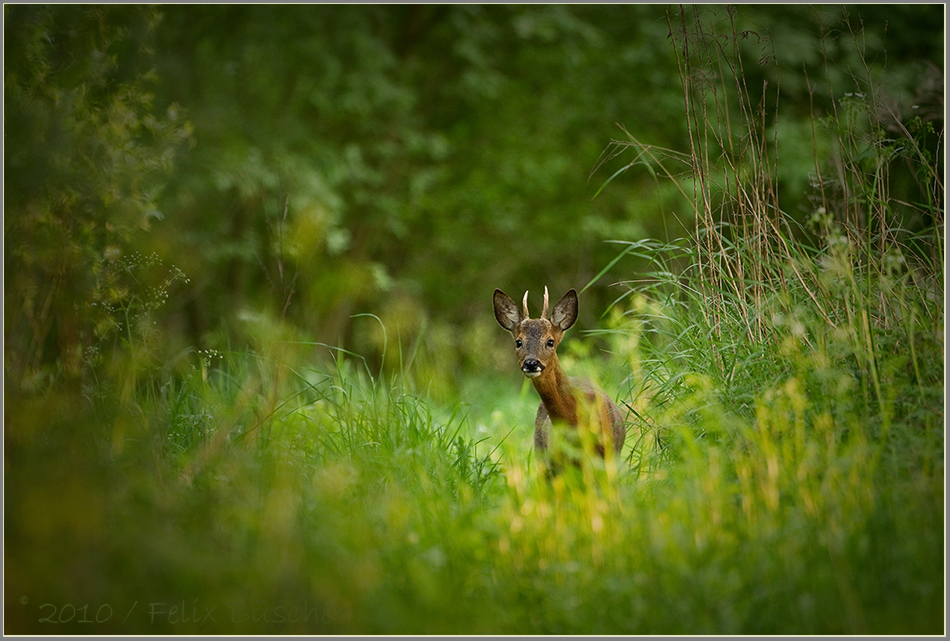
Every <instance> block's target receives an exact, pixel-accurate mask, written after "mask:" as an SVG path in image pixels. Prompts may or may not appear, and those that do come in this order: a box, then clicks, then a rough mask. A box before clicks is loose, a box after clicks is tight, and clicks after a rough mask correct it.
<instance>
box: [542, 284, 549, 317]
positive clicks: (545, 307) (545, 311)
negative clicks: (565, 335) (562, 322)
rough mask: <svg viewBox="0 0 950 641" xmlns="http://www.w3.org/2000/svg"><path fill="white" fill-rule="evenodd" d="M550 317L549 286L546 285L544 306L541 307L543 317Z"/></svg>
mask: <svg viewBox="0 0 950 641" xmlns="http://www.w3.org/2000/svg"><path fill="white" fill-rule="evenodd" d="M547 317H548V286H547V285H545V286H544V307H542V308H541V318H547Z"/></svg>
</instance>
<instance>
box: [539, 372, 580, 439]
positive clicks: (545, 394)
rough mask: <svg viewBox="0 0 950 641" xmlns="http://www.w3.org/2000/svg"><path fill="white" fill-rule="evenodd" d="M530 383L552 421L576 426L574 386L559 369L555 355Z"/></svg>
mask: <svg viewBox="0 0 950 641" xmlns="http://www.w3.org/2000/svg"><path fill="white" fill-rule="evenodd" d="M532 382H533V383H534V389H535V390H537V392H538V396H540V397H541V403H543V404H544V409H545V410H547V412H548V416H550V417H551V420H552V421H563V422H565V423H567V424H569V425H577V397H576V396H575V393H574V385H573V384H572V383H571V380H570V379H569V378H568V377H567V374H566V373H565V372H564V369H563V368H562V367H561V363H560V361H558V358H557V355H555V356H554V359H553V360H552V361H551V363H550V364H549V365H548V366H547V367H546V368H545V370H544V372H543V373H542V374H541V375H540V376H538V377H537V378H535V379H532Z"/></svg>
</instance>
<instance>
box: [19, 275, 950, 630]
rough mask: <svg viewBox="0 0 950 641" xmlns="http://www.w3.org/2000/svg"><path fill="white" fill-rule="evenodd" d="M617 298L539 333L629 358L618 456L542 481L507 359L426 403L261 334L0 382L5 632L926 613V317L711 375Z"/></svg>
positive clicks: (678, 626) (672, 626)
mask: <svg viewBox="0 0 950 641" xmlns="http://www.w3.org/2000/svg"><path fill="white" fill-rule="evenodd" d="M658 292H659V290H657V291H655V292H654V293H655V294H656V293H658ZM905 300H909V298H908V299H905ZM919 300H925V298H921V299H919ZM628 302H629V305H628V308H627V313H626V314H619V313H617V314H615V315H614V317H613V321H612V322H613V326H614V328H615V329H614V330H613V332H611V333H608V334H607V335H606V336H605V337H602V339H605V340H606V341H607V343H606V344H607V345H609V347H610V351H611V353H612V357H611V358H612V361H611V362H609V363H607V366H605V365H604V364H601V365H600V366H592V365H591V363H592V362H596V361H594V360H592V359H591V355H590V354H589V353H588V352H587V351H585V350H586V349H587V347H589V345H590V343H588V342H587V341H584V340H581V338H580V337H575V338H573V339H572V341H573V343H574V344H575V346H574V348H573V351H572V352H570V353H568V354H566V355H565V359H566V360H567V361H568V364H569V366H570V367H571V368H572V369H573V370H574V371H577V370H583V369H584V368H585V366H586V367H588V369H589V370H590V371H589V373H592V374H594V375H595V376H596V375H597V372H598V368H600V373H601V375H602V378H604V377H606V378H607V379H608V380H607V382H611V381H610V376H608V375H607V374H608V373H610V372H612V373H613V374H614V376H616V375H617V372H618V371H624V369H626V370H627V371H628V372H629V373H631V376H630V377H629V378H627V379H626V383H625V385H626V388H624V389H623V392H622V394H621V397H622V398H623V399H624V400H625V401H626V404H627V406H628V407H630V408H631V409H632V410H634V411H633V412H632V414H631V432H630V436H629V438H628V446H627V449H626V450H625V452H624V459H623V461H620V462H618V464H617V465H616V466H613V465H608V466H606V468H604V467H603V466H601V469H596V467H594V468H585V469H584V470H582V471H579V472H577V473H571V474H566V475H564V476H562V477H559V478H558V479H556V480H555V481H554V482H553V483H548V482H545V481H544V480H543V479H542V478H541V477H539V476H538V475H537V474H536V473H535V470H534V467H533V465H532V464H531V462H530V451H529V449H528V447H527V443H528V442H529V440H530V438H529V435H530V424H531V419H532V414H533V411H534V407H535V400H534V398H533V396H530V395H527V396H519V395H518V392H517V389H515V388H513V389H512V392H511V393H507V394H506V393H503V392H501V391H500V390H502V389H503V388H502V387H501V385H502V384H504V386H505V389H507V388H508V387H509V386H515V385H517V383H514V382H513V381H503V382H502V383H498V382H493V381H490V380H484V381H478V382H475V384H473V385H472V386H471V390H472V391H471V392H470V395H469V397H468V401H469V403H468V404H467V405H463V406H461V407H462V409H459V408H449V407H442V406H439V405H436V404H434V403H431V402H428V401H426V400H424V399H423V398H421V397H419V396H417V395H415V394H413V393H410V392H409V391H408V390H407V389H405V388H403V387H402V386H400V384H399V383H398V382H389V383H387V382H384V381H383V380H381V379H380V378H378V377H373V376H371V375H370V374H369V373H367V372H366V370H365V368H363V367H361V366H360V361H358V360H354V359H342V358H341V359H340V360H339V361H338V363H337V365H336V366H335V367H331V368H327V369H326V371H322V370H321V371H317V370H313V369H307V368H305V367H302V366H300V364H299V363H297V364H295V367H294V368H291V367H290V362H289V358H288V357H287V355H288V354H289V353H291V351H290V349H289V348H288V346H287V345H285V344H282V343H279V342H275V343H274V344H273V345H271V346H270V348H269V349H270V350H271V351H270V353H268V354H267V355H266V357H265V356H262V355H260V354H258V355H252V354H248V353H234V354H225V355H221V356H217V357H214V358H212V357H209V355H200V356H201V357H200V358H199V355H195V354H192V355H190V356H188V357H187V358H186V359H185V360H188V359H191V360H190V364H186V365H184V366H179V367H178V368H177V369H175V370H172V369H169V368H168V367H165V368H155V367H151V368H149V367H145V366H143V365H141V364H136V363H128V364H127V365H126V369H124V370H122V372H121V373H122V376H117V377H116V378H115V379H114V380H122V381H129V380H131V381H133V382H134V385H133V386H132V387H131V388H129V387H128V386H125V387H123V386H120V387H118V388H117V389H116V390H113V392H112V393H108V394H107V393H105V387H106V385H105V384H104V383H102V382H101V381H100V382H99V383H98V387H96V388H94V389H96V390H98V391H99V392H101V395H100V396H99V397H96V396H95V395H93V396H91V397H90V396H89V394H88V392H89V390H88V389H87V390H86V392H87V393H86V394H85V395H83V394H81V393H79V391H78V390H77V392H76V393H73V394H69V393H62V392H61V393H58V394H51V395H49V396H47V397H45V398H36V399H9V398H8V408H7V410H6V417H5V423H6V435H5V445H6V451H5V467H6V488H5V493H6V494H5V499H6V503H5V505H6V507H5V515H4V516H5V528H6V532H5V534H6V544H5V561H6V573H5V588H6V590H5V593H6V597H5V599H6V600H5V604H4V607H5V621H6V623H5V627H6V629H5V632H7V633H34V634H67V633H97V634H108V633H120V634H162V633H175V634H179V633H182V634H183V633H192V634H210V633H214V634H240V633H246V634H259V633H299V634H310V633H353V634H375V633H389V634H400V633H402V634H420V633H485V634H488V633H508V634H517V633H564V634H568V633H575V634H579V633H616V634H676V633H678V634H701V633H708V634H730V633H736V634H759V633H761V634H768V633H772V634H781V633H784V634H809V633H816V634H817V633H821V634H835V633H840V634H850V633H881V634H884V633H895V634H914V633H926V634H939V633H941V632H942V630H943V622H944V602H945V601H944V592H943V566H944V563H943V562H944V542H943V523H944V491H943V482H944V469H943V431H942V430H943V427H942V426H943V407H942V403H943V400H942V385H941V377H942V356H940V355H938V354H937V353H935V352H934V351H933V350H934V349H936V348H938V347H941V348H942V334H941V335H939V336H938V335H937V334H935V333H934V331H933V330H935V329H936V325H931V326H930V327H929V330H928V331H930V334H929V335H928V337H926V338H924V337H922V336H918V337H917V343H916V350H917V357H916V358H917V366H916V370H915V368H914V366H913V365H910V359H909V358H908V359H906V360H905V361H902V362H903V367H897V366H896V365H895V364H894V363H890V361H889V360H888V358H887V354H886V353H884V352H873V353H871V356H872V357H875V358H876V362H877V363H878V364H879V366H880V369H882V370H887V373H886V374H884V373H883V372H882V373H881V374H880V376H879V377H878V379H876V380H875V381H872V380H871V378H873V377H870V375H869V374H868V375H867V376H865V374H867V373H868V372H870V366H869V363H868V362H867V361H864V367H863V368H862V367H861V362H862V361H861V360H860V358H857V357H854V358H849V357H848V356H847V351H848V349H846V348H847V346H849V345H853V341H852V339H851V338H850V337H848V336H838V337H837V338H835V337H834V336H835V334H834V332H833V331H832V330H830V329H829V330H827V331H825V330H821V331H819V329H818V328H819V327H820V325H818V324H810V322H809V321H808V319H807V317H806V315H804V314H802V315H801V317H800V318H799V320H800V321H801V323H802V324H801V326H793V325H788V324H785V325H782V327H783V328H784V329H781V331H779V330H778V329H776V332H775V334H774V336H773V340H771V341H766V342H764V343H761V344H757V345H753V344H752V343H749V342H741V341H739V339H738V338H737V336H738V333H737V334H736V335H735V336H733V339H735V340H734V342H732V344H731V354H732V358H733V359H734V360H735V364H734V366H733V367H731V368H726V369H724V370H722V371H720V369H719V368H718V367H716V366H715V365H714V364H711V363H709V362H705V361H704V359H708V358H709V352H708V350H703V351H699V352H697V351H695V349H694V348H693V347H691V346H690V344H689V342H688V337H687V335H686V333H685V332H684V333H682V334H677V332H678V331H682V330H678V329H677V328H683V329H685V328H687V327H692V328H693V331H692V334H691V335H692V336H694V340H700V341H702V336H701V335H700V336H699V338H695V337H696V336H697V334H696V332H695V327H696V324H695V323H697V322H698V321H697V319H696V318H695V317H692V318H691V317H690V316H689V315H688V314H687V315H682V314H680V313H679V312H677V311H676V309H677V307H676V306H672V307H669V306H664V305H662V304H661V303H660V302H658V301H657V299H656V298H650V297H649V296H647V295H645V294H640V295H637V296H631V297H630V299H629V300H628ZM918 311H920V312H923V311H926V310H923V309H921V310H918ZM931 312H932V315H933V317H934V318H942V311H941V312H939V313H938V312H936V311H935V310H931ZM678 314H679V315H678ZM922 315H923V314H918V315H917V318H918V319H919V318H920V317H921V316H922ZM691 323H692V325H690V324H691ZM723 327H725V326H723ZM915 327H917V328H918V330H921V327H920V326H919V325H915ZM805 330H807V331H805ZM802 332H805V333H802ZM924 333H925V332H924V331H918V334H924ZM711 336H713V334H707V335H706V338H707V339H708V338H710V337H711ZM881 336H883V334H880V333H879V334H878V337H879V338H880V337H881ZM795 337H798V338H799V339H802V338H803V337H804V338H807V340H804V339H803V340H790V339H792V338H795ZM718 340H719V343H717V345H718V348H719V349H720V350H722V349H723V348H724V346H725V345H726V344H727V343H728V342H729V341H730V340H732V339H729V335H728V333H727V332H723V333H720V334H719V339H718ZM569 344H570V343H568V345H569ZM674 345H679V347H676V348H674ZM743 350H746V352H743ZM751 350H757V351H755V353H752V351H751ZM866 355H867V354H866ZM354 363H355V364H354ZM913 372H917V374H914V373H913ZM938 388H939V389H938ZM474 390H481V392H480V393H478V392H476V391H474ZM877 390H879V392H880V398H878V396H877V393H876V392H877ZM11 400H12V401H13V402H10V401H11ZM879 401H880V402H883V403H884V404H885V408H884V409H885V411H884V412H883V413H881V411H880V409H881V406H880V403H879Z"/></svg>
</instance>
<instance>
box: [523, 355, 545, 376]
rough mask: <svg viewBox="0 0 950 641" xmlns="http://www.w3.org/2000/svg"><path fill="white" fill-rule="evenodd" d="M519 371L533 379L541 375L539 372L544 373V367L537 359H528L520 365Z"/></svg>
mask: <svg viewBox="0 0 950 641" xmlns="http://www.w3.org/2000/svg"><path fill="white" fill-rule="evenodd" d="M521 371H522V372H524V375H525V376H527V377H529V378H534V377H535V376H540V375H541V372H543V371H544V365H542V364H541V361H539V360H537V359H534V358H528V359H526V360H525V362H524V363H522V364H521Z"/></svg>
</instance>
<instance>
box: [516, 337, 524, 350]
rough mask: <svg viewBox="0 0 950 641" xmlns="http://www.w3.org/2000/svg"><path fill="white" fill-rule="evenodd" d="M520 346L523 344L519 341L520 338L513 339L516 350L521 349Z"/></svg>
mask: <svg viewBox="0 0 950 641" xmlns="http://www.w3.org/2000/svg"><path fill="white" fill-rule="evenodd" d="M522 345H524V343H522V342H521V339H520V338H516V339H515V347H517V348H518V349H521V346H522Z"/></svg>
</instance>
